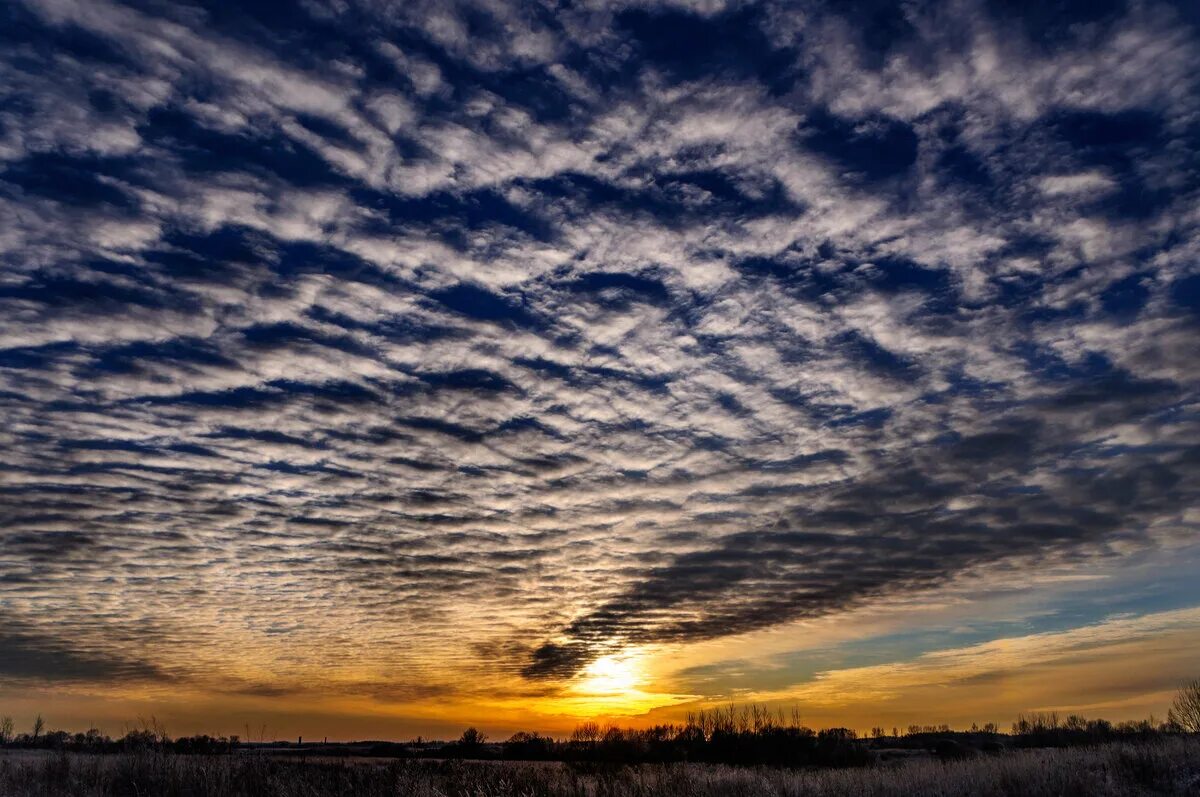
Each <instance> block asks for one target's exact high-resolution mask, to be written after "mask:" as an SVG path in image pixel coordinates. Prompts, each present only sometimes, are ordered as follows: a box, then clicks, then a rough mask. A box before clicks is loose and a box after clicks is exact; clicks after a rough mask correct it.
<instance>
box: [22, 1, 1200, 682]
mask: <svg viewBox="0 0 1200 797" xmlns="http://www.w3.org/2000/svg"><path fill="white" fill-rule="evenodd" d="M1188 6H1189V4H1160V3H1129V4H1123V3H1115V2H1114V3H1093V2H1088V3H1070V2H1067V3H1060V4H1044V3H1035V4H1030V6H1029V7H1028V8H1026V9H1024V10H1022V11H1020V13H1016V12H1014V11H1013V10H1012V9H1011V8H1009V7H1008V5H1007V4H990V3H984V2H978V3H976V2H953V3H949V4H947V3H936V4H922V3H914V4H905V5H903V6H900V5H893V4H885V3H871V2H864V3H849V4H843V3H838V4H832V5H828V6H827V5H823V4H816V3H811V4H810V3H762V4H758V3H737V2H729V3H724V2H720V1H719V0H713V1H712V2H696V3H691V4H689V3H682V2H679V3H661V4H659V3H626V2H618V1H617V0H612V1H611V2H610V1H607V0H603V1H602V0H598V1H597V2H581V3H555V2H546V3H511V4H509V3H502V2H498V1H495V0H479V2H453V3H452V2H431V3H420V2H415V3H414V2H395V3H392V2H384V1H383V0H361V1H358V0H352V1H351V2H345V3H336V4H332V3H331V4H325V3H319V2H315V1H314V2H306V3H301V4H298V5H297V7H296V8H295V9H294V10H292V11H290V12H288V13H283V12H281V11H280V10H279V8H278V7H277V6H276V4H272V3H263V4H255V3H232V4H231V3H212V4H209V5H198V4H191V3H154V2H148V3H136V4H128V5H123V4H117V3H110V2H107V0H86V2H84V1H81V2H71V0H31V1H30V2H17V3H8V4H6V5H5V7H4V9H3V11H2V12H0V14H2V15H3V16H2V18H0V38H2V39H3V46H2V47H0V86H3V96H2V98H0V258H2V260H0V263H2V266H0V417H2V418H3V421H4V423H3V426H2V427H0V494H2V497H0V609H2V611H3V614H4V616H5V618H6V619H5V621H4V624H3V626H2V627H0V651H3V652H0V677H3V678H4V679H6V680H10V682H19V681H23V680H37V679H43V680H44V679H51V680H60V681H63V682H82V681H87V680H89V679H91V680H96V679H104V680H116V681H131V682H149V683H155V684H177V683H187V684H201V685H207V686H211V687H212V688H214V689H223V690H230V691H233V692H238V693H241V692H245V693H259V694H263V693H267V691H268V690H273V691H271V693H272V694H274V693H277V692H286V691H287V690H288V689H291V688H295V689H302V688H304V687H302V686H301V684H305V683H307V684H309V685H311V684H313V683H319V685H320V686H321V688H322V689H325V690H331V691H335V692H336V691H339V690H341V691H344V692H346V693H348V694H355V695H370V696H372V697H373V698H376V699H379V700H383V701H387V700H408V699H418V698H421V697H423V696H434V695H440V694H445V693H446V692H449V691H454V692H463V691H470V690H472V689H478V690H480V691H481V692H482V691H486V690H493V691H494V690H496V689H501V688H503V689H506V690H510V691H513V692H514V693H522V694H541V693H546V692H547V691H548V690H549V691H553V690H554V689H557V688H560V685H561V684H562V683H565V682H568V681H569V680H570V679H571V678H573V677H575V676H577V675H578V673H579V672H580V671H581V669H582V668H585V667H586V666H587V664H588V663H589V662H591V661H593V660H595V659H596V658H597V657H599V656H603V655H608V654H612V653H616V652H619V651H621V650H624V649H627V648H630V647H636V646H655V645H675V644H686V643H689V642H695V641H700V640H713V639H719V638H722V637H724V636H727V635H729V634H732V633H739V632H744V631H747V630H755V629H766V628H770V627H774V626H777V625H779V624H782V623H787V622H790V621H794V620H800V619H805V618H819V617H825V616H829V615H835V614H837V613H840V612H845V611H848V610H851V609H855V608H858V607H863V606H869V605H872V604H873V603H874V602H878V601H884V600H888V599H891V598H894V597H895V596H897V595H904V594H912V593H914V592H916V591H919V590H926V589H932V588H937V587H939V586H943V585H946V584H949V583H951V582H953V581H954V580H955V579H960V578H964V577H967V576H970V575H971V574H974V573H979V572H982V571H984V570H986V571H987V572H988V573H989V574H992V575H993V576H997V575H999V576H1002V577H1003V576H1004V574H1008V576H1007V577H1008V578H1010V579H1011V580H1012V582H1013V583H1017V582H1019V581H1020V579H1022V578H1026V577H1028V575H1029V574H1031V573H1036V572H1039V570H1040V569H1042V568H1068V569H1070V568H1077V569H1079V570H1081V571H1085V570H1087V568H1089V567H1091V566H1092V565H1093V564H1094V563H1095V562H1098V561H1113V560H1117V559H1120V558H1121V557H1125V556H1129V555H1131V554H1133V553H1135V552H1137V551H1142V550H1147V549H1153V548H1157V547H1161V546H1168V545H1172V544H1175V543H1177V542H1178V541H1180V540H1186V539H1189V538H1191V537H1193V536H1194V534H1195V532H1196V522H1197V515H1196V514H1195V508H1196V506H1197V505H1200V501H1198V499H1200V482H1198V475H1200V446H1198V444H1197V441H1200V423H1198V420H1197V398H1198V390H1197V389H1198V387H1200V357H1197V340H1198V335H1197V333H1198V332H1200V213H1198V211H1197V208H1198V207H1200V203H1198V201H1197V200H1198V199H1200V196H1198V189H1200V147H1198V146H1197V142H1200V85H1198V82H1197V81H1198V78H1197V76H1198V75H1200V40H1198V39H1200V37H1198V31H1197V27H1196V25H1197V18H1196V16H1195V11H1194V10H1191V11H1189V9H1188ZM184 608H186V612H184V611H181V610H182V609H184ZM234 649H236V650H238V651H242V652H239V654H238V656H237V657H236V658H235V657H233V656H232V655H231V654H230V651H231V650H234ZM314 649H319V650H320V651H321V657H320V659H321V660H320V661H319V662H314V661H313V660H312V658H311V657H310V656H308V655H307V654H306V651H311V650H314ZM244 651H255V653H252V654H246V653H244ZM48 661H56V662H59V664H56V665H54V666H47V665H46V662H48ZM317 665H320V666H319V668H318V666H317ZM464 673H470V674H472V676H471V678H470V679H466V678H464V677H463V674H464ZM314 679H315V680H314ZM268 681H269V683H270V686H268V685H267V684H268ZM293 685H294V686H293Z"/></svg>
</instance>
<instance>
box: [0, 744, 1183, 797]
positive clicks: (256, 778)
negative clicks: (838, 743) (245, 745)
mask: <svg viewBox="0 0 1200 797" xmlns="http://www.w3.org/2000/svg"><path fill="white" fill-rule="evenodd" d="M0 794H2V795H4V797H43V796H46V797H48V796H49V795H55V796H57V795H73V796H75V795H77V796H78V797H93V796H97V797H98V796H99V795H138V796H139V797H143V796H145V795H155V796H156V797H202V796H203V797H233V796H234V795H237V796H238V797H240V796H241V795H245V797H275V796H277V797H293V796H294V797H299V796H300V795H305V796H306V797H317V795H356V796H359V795H361V796H362V797H375V796H376V795H393V796H394V795H414V796H415V797H426V796H428V797H435V796H437V797H493V796H495V797H509V796H510V795H511V797H518V796H519V797H566V796H568V795H570V796H571V797H574V796H575V795H579V797H585V796H586V797H593V796H594V797H626V795H639V796H640V795H645V797H650V795H663V796H664V797H676V796H678V797H684V796H685V795H686V797H707V796H708V795H714V797H715V795H746V797H750V796H751V795H754V796H755V797H757V796H758V795H796V796H797V797H799V796H800V795H814V797H815V796H816V795H821V796H822V797H824V796H825V795H830V796H832V795H846V796H847V797H849V796H850V795H855V796H857V795H868V796H869V795H874V796H875V797H900V795H905V796H906V797H907V796H908V795H931V796H932V795H947V796H948V795H997V796H999V795H1004V796H1005V797H1008V796H1009V795H1013V796H1014V797H1015V796H1016V795H1021V797H1038V795H1047V796H1049V795H1054V796H1055V797H1062V796H1064V795H1080V797H1082V796H1083V795H1146V794H1179V795H1200V739H1195V738H1193V739H1181V738H1174V739H1164V740H1159V741H1154V742H1148V743H1116V744H1109V745H1104V746H1101V747H1092V748H1072V749H1061V750H1053V749H1042V750H1022V751H1014V752H1010V753H1005V754H1003V755H997V756H980V757H976V758H972V759H969V760H963V761H948V762H942V761H938V760H934V759H922V760H914V761H906V762H896V763H891V764H878V765H875V766H872V767H865V768H859V769H826V770H808V771H795V770H781V769H742V768H732V767H725V766H719V765H707V764H676V765H643V766H637V767H615V768H600V769H596V768H592V769H584V768H577V767H571V766H567V765H562V764H556V763H513V762H470V761H390V762H378V761H357V762H348V761H311V760H310V761H297V760H278V759H272V758H269V757H264V756H256V755H225V756H190V755H175V754H155V753H145V754H120V755H86V754H74V753H65V754H48V755H24V756H22V755H4V756H0Z"/></svg>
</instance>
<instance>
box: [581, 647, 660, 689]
mask: <svg viewBox="0 0 1200 797" xmlns="http://www.w3.org/2000/svg"><path fill="white" fill-rule="evenodd" d="M640 664H641V657H640V656H638V655H636V654H635V655H613V656H603V657H601V658H599V659H596V660H595V661H594V662H592V663H591V664H590V665H588V667H587V669H585V670H584V671H583V678H582V679H581V680H580V682H579V686H578V691H579V692H580V693H582V694H586V695H623V694H627V693H629V692H631V691H634V689H635V688H636V687H637V686H638V685H639V684H640V683H641V682H642V681H643V680H644V673H643V672H642V669H641V667H640Z"/></svg>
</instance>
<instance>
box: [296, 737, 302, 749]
mask: <svg viewBox="0 0 1200 797" xmlns="http://www.w3.org/2000/svg"><path fill="white" fill-rule="evenodd" d="M302 744H304V737H303V736H297V737H296V746H297V747H299V746H300V745H302Z"/></svg>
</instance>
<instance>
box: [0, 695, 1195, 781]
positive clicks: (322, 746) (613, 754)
mask: <svg viewBox="0 0 1200 797" xmlns="http://www.w3.org/2000/svg"><path fill="white" fill-rule="evenodd" d="M11 728H12V724H11V722H10V721H7V718H0V745H2V746H7V747H18V748H37V749H50V750H69V751H76V752H94V753H118V752H130V751H144V750H154V751H161V752H171V753H183V754H200V755H215V754H222V753H231V752H233V751H235V750H239V749H240V750H244V751H259V752H263V753H269V754H272V755H301V756H307V755H319V756H380V757H393V758H436V759H446V758H458V759H484V760H486V759H493V760H510V761H550V760H553V761H566V762H574V763H579V764H594V765H609V764H640V763H674V762H685V761H687V762H699V763H713V764H732V765H742V766H780V767H851V766H861V765H866V764H870V763H872V762H874V761H877V760H881V759H888V758H893V757H906V756H908V755H924V754H930V753H931V754H933V755H936V756H938V757H939V758H946V759H955V758H967V757H971V756H976V755H983V754H999V753H1003V752H1004V751H1005V750H1006V749H1008V748H1012V747H1072V746H1080V745H1096V744H1102V743H1105V742H1110V741H1129V740H1133V741H1141V740H1149V739H1152V738H1158V737H1162V736H1168V735H1180V734H1183V733H1185V732H1186V730H1187V729H1186V728H1185V726H1182V725H1180V724H1179V723H1178V722H1177V721H1175V720H1174V718H1172V719H1170V720H1168V721H1167V722H1165V723H1158V722H1155V720H1154V719H1153V717H1151V718H1150V719H1147V720H1140V721H1127V722H1120V723H1112V722H1109V721H1107V720H1103V719H1092V720H1089V719H1085V718H1083V717H1078V716H1075V715H1071V716H1068V717H1066V718H1065V719H1060V718H1059V716H1058V715H1057V714H1054V713H1038V714H1030V715H1021V716H1019V717H1018V718H1017V721H1016V722H1014V723H1013V724H1012V729H1011V733H1007V734H1006V733H1001V732H999V730H998V729H997V727H996V726H995V725H993V724H991V723H989V724H987V725H984V726H983V727H982V728H980V727H977V726H972V727H971V728H970V729H969V730H953V729H951V728H950V727H949V726H948V725H936V726H935V725H924V726H921V725H910V726H908V727H907V728H905V729H903V730H901V729H899V728H892V729H891V733H888V732H887V731H886V730H885V729H884V728H882V727H876V728H874V729H872V731H871V733H870V734H869V735H868V736H866V737H859V736H858V734H857V733H855V731H853V730H850V729H848V728H826V729H823V730H820V731H816V730H813V729H811V728H809V727H806V726H805V725H804V724H802V723H801V722H800V720H799V716H798V714H797V713H796V712H795V711H793V712H792V714H791V716H790V717H787V718H785V716H784V715H783V714H782V713H780V712H775V713H772V712H770V711H769V710H767V709H766V708H764V707H759V706H746V707H741V708H739V707H735V706H728V707H724V708H717V709H712V710H709V711H700V712H697V713H695V714H691V715H689V716H688V718H687V721H686V723H684V724H682V725H656V726H654V727H651V728H643V729H633V728H619V727H616V726H607V727H601V726H600V725H598V724H596V723H584V724H582V725H580V726H578V727H577V728H576V729H575V731H574V732H573V733H572V734H571V736H570V737H569V738H567V739H555V738H552V737H549V736H543V735H540V734H538V733H532V732H520V733H516V734H513V735H512V736H511V737H510V738H509V739H507V740H506V741H503V742H494V741H488V739H487V738H486V737H485V736H484V735H483V734H482V733H480V732H479V731H477V730H476V729H475V728H468V729H467V730H466V731H465V732H463V734H462V736H461V737H459V738H458V739H457V740H455V741H451V742H440V741H433V742H430V741H424V740H421V739H417V740H414V741H412V742H384V741H378V742H353V743H344V744H342V743H333V744H326V743H309V744H302V743H299V742H296V743H292V742H270V743H264V742H259V743H255V744H248V743H243V742H241V740H240V739H239V737H238V736H208V735H204V734H202V735H197V736H184V737H179V738H175V739H172V738H171V737H170V736H168V735H167V734H166V732H165V731H164V730H163V729H162V728H161V727H159V726H158V725H157V723H155V722H153V721H152V722H151V723H145V722H143V723H142V724H141V726H140V727H138V728H136V729H132V730H129V731H127V732H126V733H125V734H124V735H122V736H120V737H119V738H116V739H113V738H110V737H109V736H107V735H104V734H102V733H100V731H98V730H96V729H94V728H93V729H91V730H88V731H87V732H86V733H74V734H72V733H68V732H66V731H46V730H44V722H42V720H41V717H38V719H37V721H36V722H35V723H34V727H33V731H32V732H26V733H20V734H15V733H12V732H11Z"/></svg>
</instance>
